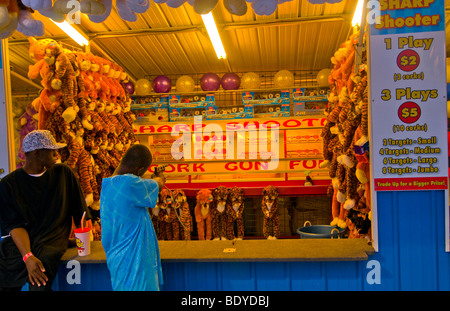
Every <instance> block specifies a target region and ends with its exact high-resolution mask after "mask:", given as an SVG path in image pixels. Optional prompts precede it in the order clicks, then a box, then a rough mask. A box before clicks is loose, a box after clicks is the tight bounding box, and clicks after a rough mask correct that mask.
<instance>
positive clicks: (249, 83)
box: [241, 72, 261, 89]
mask: <svg viewBox="0 0 450 311" xmlns="http://www.w3.org/2000/svg"><path fill="white" fill-rule="evenodd" d="M260 84H261V79H260V78H259V75H258V74H257V73H254V72H247V73H246V74H244V75H243V76H242V78H241V86H242V88H243V89H259V86H260Z"/></svg>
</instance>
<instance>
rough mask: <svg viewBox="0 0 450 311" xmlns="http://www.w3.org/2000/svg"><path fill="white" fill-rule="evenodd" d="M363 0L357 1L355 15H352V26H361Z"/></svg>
mask: <svg viewBox="0 0 450 311" xmlns="http://www.w3.org/2000/svg"><path fill="white" fill-rule="evenodd" d="M364 2H365V1H364V0H358V4H357V5H356V9H355V13H354V14H353V19H352V26H353V27H355V26H356V25H361V18H362V14H363V5H364Z"/></svg>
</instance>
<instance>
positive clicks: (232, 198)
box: [228, 186, 244, 240]
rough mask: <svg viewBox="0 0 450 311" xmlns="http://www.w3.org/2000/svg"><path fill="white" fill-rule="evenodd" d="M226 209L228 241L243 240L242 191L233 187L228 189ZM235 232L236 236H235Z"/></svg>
mask: <svg viewBox="0 0 450 311" xmlns="http://www.w3.org/2000/svg"><path fill="white" fill-rule="evenodd" d="M228 202H229V205H230V208H229V209H228V213H229V216H228V217H229V218H230V225H229V226H228V228H229V229H228V239H229V240H232V239H235V238H236V239H237V240H242V239H243V238H244V215H243V214H244V191H243V190H242V188H239V187H236V186H234V187H233V188H231V189H229V193H228ZM235 231H236V234H235Z"/></svg>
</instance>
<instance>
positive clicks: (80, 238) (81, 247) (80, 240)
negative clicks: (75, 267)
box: [74, 228, 91, 256]
mask: <svg viewBox="0 0 450 311" xmlns="http://www.w3.org/2000/svg"><path fill="white" fill-rule="evenodd" d="M90 232H91V228H78V229H75V230H74V233H75V240H76V242H77V248H78V256H87V255H89V254H90V253H91V240H90Z"/></svg>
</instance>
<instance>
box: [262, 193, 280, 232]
mask: <svg viewBox="0 0 450 311" xmlns="http://www.w3.org/2000/svg"><path fill="white" fill-rule="evenodd" d="M262 195H263V198H262V204H261V209H262V212H263V216H264V228H263V234H264V238H266V239H268V240H274V239H277V238H278V237H279V236H280V219H279V211H278V190H277V189H276V188H275V187H274V186H272V185H270V186H267V187H265V188H264V189H263V192H262ZM271 227H272V230H270V229H271Z"/></svg>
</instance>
